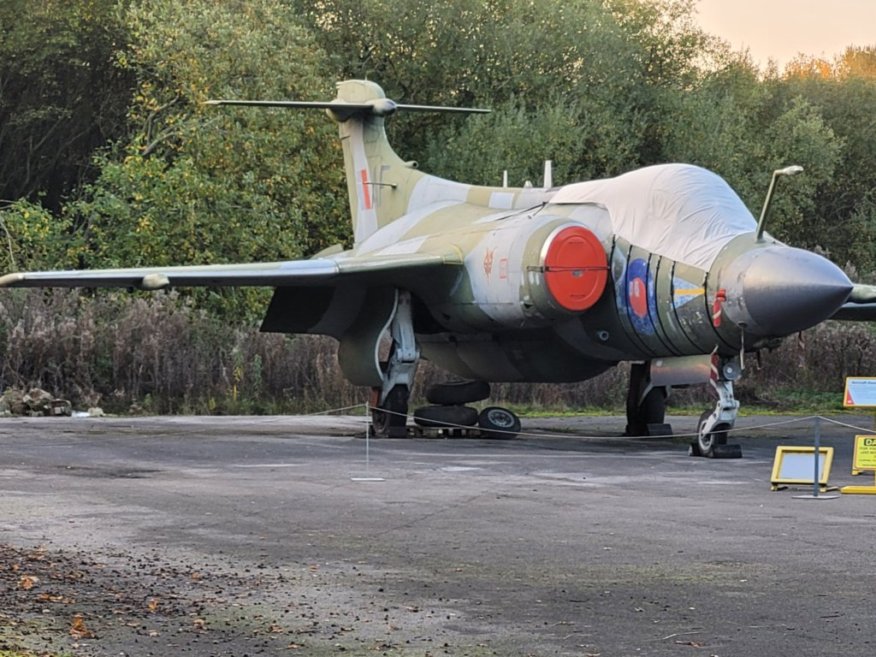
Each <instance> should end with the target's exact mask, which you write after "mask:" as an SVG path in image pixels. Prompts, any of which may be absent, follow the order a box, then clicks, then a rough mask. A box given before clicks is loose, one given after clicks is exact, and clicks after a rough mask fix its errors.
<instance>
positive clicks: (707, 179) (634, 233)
mask: <svg viewBox="0 0 876 657" xmlns="http://www.w3.org/2000/svg"><path fill="white" fill-rule="evenodd" d="M551 203H562V204H569V203H576V204H577V203H592V204H595V205H599V206H601V207H604V208H605V209H606V210H607V211H608V214H609V216H610V217H611V222H612V226H613V228H614V232H615V234H616V235H617V236H618V237H621V238H623V239H624V240H626V241H627V242H629V243H630V244H633V245H635V246H640V247H642V248H644V249H647V250H648V251H651V252H652V253H656V254H658V255H661V256H664V257H667V258H671V259H672V260H676V261H678V262H682V263H684V264H687V265H692V266H694V267H699V268H700V269H704V270H708V269H709V268H710V267H711V266H712V263H713V262H714V261H715V258H716V257H717V256H718V252H720V251H721V249H722V248H723V247H724V245H725V244H727V242H729V241H730V240H732V239H733V238H734V237H736V236H737V235H741V234H743V233H751V232H754V231H755V230H756V229H757V222H756V221H755V220H754V217H753V216H752V214H751V212H749V211H748V208H746V207H745V204H744V203H743V202H742V199H740V198H739V196H738V195H737V194H736V192H734V191H733V188H732V187H730V185H728V184H727V183H726V182H725V181H724V179H723V178H721V177H720V176H719V175H718V174H716V173H712V172H711V171H709V170H708V169H703V168H702V167H698V166H694V165H692V164H658V165H655V166H650V167H645V168H643V169H637V170H635V171H631V172H630V173H625V174H623V175H621V176H618V177H617V178H606V179H603V180H593V181H589V182H582V183H576V184H573V185H567V186H565V187H563V188H562V189H560V190H559V191H558V192H557V193H556V194H555V195H554V197H553V198H552V199H551Z"/></svg>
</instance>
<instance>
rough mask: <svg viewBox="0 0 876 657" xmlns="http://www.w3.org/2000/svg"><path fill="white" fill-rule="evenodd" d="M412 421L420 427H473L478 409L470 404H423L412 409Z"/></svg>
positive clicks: (476, 421)
mask: <svg viewBox="0 0 876 657" xmlns="http://www.w3.org/2000/svg"><path fill="white" fill-rule="evenodd" d="M414 422H416V423H417V424H418V425H419V426H421V427H431V428H442V427H443V428H452V427H460V426H461V427H473V426H474V425H476V424H477V423H478V411H477V409H475V408H472V407H471V406H423V407H422V408H418V409H417V410H415V411H414Z"/></svg>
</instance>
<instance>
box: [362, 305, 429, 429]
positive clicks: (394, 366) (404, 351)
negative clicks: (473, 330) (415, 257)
mask: <svg viewBox="0 0 876 657" xmlns="http://www.w3.org/2000/svg"><path fill="white" fill-rule="evenodd" d="M389 332H390V337H391V339H392V346H391V347H390V350H389V359H388V360H387V362H386V364H385V366H384V367H383V383H382V385H381V386H380V387H378V388H372V389H371V425H372V427H373V428H374V434H375V435H376V436H381V437H388V438H401V437H403V436H405V432H406V429H405V425H406V424H407V419H408V399H409V398H410V395H411V387H412V386H413V383H414V374H415V372H416V370H417V363H418V361H419V359H420V350H419V349H418V348H417V341H416V337H415V336H414V323H413V315H412V312H411V294H410V292H407V291H403V290H400V291H399V292H398V299H397V303H396V310H395V314H394V315H393V318H392V322H391V323H390V328H389Z"/></svg>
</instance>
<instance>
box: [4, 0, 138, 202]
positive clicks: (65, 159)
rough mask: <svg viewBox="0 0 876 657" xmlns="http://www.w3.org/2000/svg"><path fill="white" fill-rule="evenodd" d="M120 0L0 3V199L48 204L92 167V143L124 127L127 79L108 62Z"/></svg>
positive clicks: (119, 27)
mask: <svg viewBox="0 0 876 657" xmlns="http://www.w3.org/2000/svg"><path fill="white" fill-rule="evenodd" d="M124 4H125V3H124V2H120V1H119V0H40V1H39V2H33V1H32V0H4V1H3V2H2V3H0V199H17V198H19V197H26V198H28V199H30V200H31V201H36V200H37V199H38V198H39V199H42V201H43V204H44V205H46V207H48V208H50V209H51V210H52V211H58V210H59V208H60V205H61V202H62V200H63V198H64V196H65V195H66V194H68V193H70V192H71V191H72V190H73V189H75V187H76V186H77V185H79V184H81V183H82V182H83V180H87V179H90V178H92V177H93V176H94V175H95V171H94V167H93V166H92V164H91V155H92V152H93V150H94V149H95V148H98V147H100V146H102V145H103V144H105V143H106V141H107V140H110V139H115V138H117V137H120V136H121V135H122V134H123V133H124V127H125V120H124V117H125V110H126V107H127V105H128V101H129V97H130V89H131V87H132V85H133V79H132V77H131V76H130V75H129V73H128V72H127V71H124V70H122V69H119V68H118V67H116V66H114V65H113V62H112V55H113V51H114V50H115V49H116V48H118V47H120V46H121V45H122V44H123V43H124V41H125V39H126V32H125V28H124V26H123V24H122V22H121V20H120V18H119V16H120V13H119V12H118V9H119V8H120V7H123V6H124Z"/></svg>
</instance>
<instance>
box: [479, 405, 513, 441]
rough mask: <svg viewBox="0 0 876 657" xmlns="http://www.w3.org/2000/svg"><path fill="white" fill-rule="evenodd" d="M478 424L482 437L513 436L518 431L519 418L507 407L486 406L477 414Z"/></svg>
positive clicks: (499, 437)
mask: <svg viewBox="0 0 876 657" xmlns="http://www.w3.org/2000/svg"><path fill="white" fill-rule="evenodd" d="M478 426H479V427H480V428H481V436H482V437H484V438H498V439H503V438H504V439H507V438H514V437H515V436H516V435H517V434H518V433H520V418H519V417H517V416H516V415H515V414H514V413H512V412H511V411H509V410H508V409H507V408H500V407H499V406H488V407H487V408H485V409H484V410H482V411H481V413H480V415H478Z"/></svg>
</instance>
